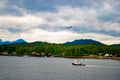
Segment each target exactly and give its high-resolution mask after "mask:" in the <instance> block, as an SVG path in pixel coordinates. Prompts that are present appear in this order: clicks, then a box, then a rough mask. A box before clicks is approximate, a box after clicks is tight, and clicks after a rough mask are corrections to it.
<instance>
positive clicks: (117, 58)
mask: <svg viewBox="0 0 120 80" xmlns="http://www.w3.org/2000/svg"><path fill="white" fill-rule="evenodd" d="M0 56H17V57H24V56H25V55H23V56H21V55H0ZM27 56H28V57H42V56H31V55H27ZM52 57H61V58H83V59H112V60H120V57H105V56H52Z"/></svg>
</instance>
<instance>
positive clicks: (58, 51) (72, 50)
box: [0, 42, 120, 57]
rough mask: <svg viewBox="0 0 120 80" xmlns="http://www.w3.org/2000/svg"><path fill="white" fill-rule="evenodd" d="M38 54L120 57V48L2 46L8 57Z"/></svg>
mask: <svg viewBox="0 0 120 80" xmlns="http://www.w3.org/2000/svg"><path fill="white" fill-rule="evenodd" d="M32 52H36V53H37V54H38V55H37V56H42V53H44V55H49V53H50V54H51V55H52V56H62V57H70V56H74V57H79V56H85V55H105V54H110V55H112V56H113V55H114V56H117V57H120V46H108V45H96V44H84V45H66V44H50V43H42V42H36V43H24V44H11V45H1V46H0V54H3V53H4V54H7V55H18V56H22V55H32Z"/></svg>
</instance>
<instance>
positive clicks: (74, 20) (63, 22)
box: [0, 0, 120, 44]
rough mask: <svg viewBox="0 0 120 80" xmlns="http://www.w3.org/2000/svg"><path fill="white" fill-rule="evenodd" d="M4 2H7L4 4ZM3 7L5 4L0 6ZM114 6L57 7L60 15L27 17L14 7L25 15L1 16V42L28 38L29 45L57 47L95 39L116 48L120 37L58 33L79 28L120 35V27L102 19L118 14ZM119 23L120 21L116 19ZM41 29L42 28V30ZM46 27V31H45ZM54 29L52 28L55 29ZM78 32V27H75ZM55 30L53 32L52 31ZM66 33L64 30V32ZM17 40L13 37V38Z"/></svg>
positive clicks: (67, 32) (50, 14)
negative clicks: (103, 16) (55, 30)
mask: <svg viewBox="0 0 120 80" xmlns="http://www.w3.org/2000/svg"><path fill="white" fill-rule="evenodd" d="M2 1H3V0H2ZM0 4H1V3H0ZM111 5H112V4H110V3H104V4H103V5H101V6H100V7H98V8H96V7H91V8H85V7H84V8H80V7H71V6H57V8H56V9H57V11H56V12H36V13H27V11H26V10H25V9H23V8H20V7H18V6H13V7H14V9H16V10H17V9H18V11H20V12H21V13H22V14H23V15H22V16H16V15H1V16H0V28H2V29H3V30H0V38H2V39H4V40H7V39H10V40H13V39H18V38H24V39H25V40H27V41H30V42H31V41H48V42H55V43H63V42H66V41H72V40H75V39H85V38H89V39H95V40H98V41H101V42H103V43H107V44H112V43H119V42H120V37H114V36H110V35H106V34H102V33H88V32H86V33H84V34H83V33H77V32H72V31H69V30H61V31H59V30H57V32H54V29H55V27H65V26H69V25H72V26H78V27H79V28H83V27H85V28H87V29H92V30H94V31H95V32H97V31H102V30H104V31H106V32H110V31H115V32H120V23H116V22H112V21H107V22H102V21H100V20H99V18H98V17H101V16H102V15H104V14H105V15H106V13H112V12H113V13H116V12H118V11H116V10H114V6H111ZM115 20H117V21H118V20H119V18H115V19H114V21H115ZM38 27H39V28H38ZM43 27H46V28H45V29H43ZM51 27H52V28H51ZM9 28H13V29H20V30H23V32H16V33H14V32H13V33H11V32H9ZM73 28H74V27H73ZM50 29H52V30H50ZM63 29H64V28H63ZM11 36H13V37H11Z"/></svg>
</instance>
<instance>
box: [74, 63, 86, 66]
mask: <svg viewBox="0 0 120 80" xmlns="http://www.w3.org/2000/svg"><path fill="white" fill-rule="evenodd" d="M72 65H74V66H85V65H86V64H82V63H80V64H75V63H72Z"/></svg>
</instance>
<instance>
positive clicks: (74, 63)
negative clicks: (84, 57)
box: [72, 60, 85, 66]
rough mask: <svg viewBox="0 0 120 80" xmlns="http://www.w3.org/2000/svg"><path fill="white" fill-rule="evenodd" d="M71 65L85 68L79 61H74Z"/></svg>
mask: <svg viewBox="0 0 120 80" xmlns="http://www.w3.org/2000/svg"><path fill="white" fill-rule="evenodd" d="M72 65H75V66H85V64H83V63H80V62H79V60H74V62H73V63H72Z"/></svg>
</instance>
